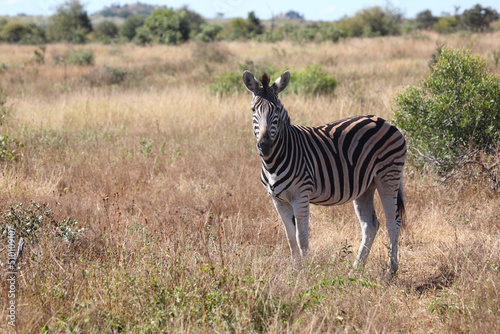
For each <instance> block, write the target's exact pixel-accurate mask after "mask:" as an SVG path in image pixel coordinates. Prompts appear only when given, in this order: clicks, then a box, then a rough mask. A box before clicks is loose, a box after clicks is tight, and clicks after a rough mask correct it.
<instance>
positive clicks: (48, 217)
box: [0, 201, 84, 245]
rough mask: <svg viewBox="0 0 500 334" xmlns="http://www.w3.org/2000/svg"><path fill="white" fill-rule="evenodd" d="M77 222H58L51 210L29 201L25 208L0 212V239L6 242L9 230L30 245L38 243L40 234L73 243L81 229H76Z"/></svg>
mask: <svg viewBox="0 0 500 334" xmlns="http://www.w3.org/2000/svg"><path fill="white" fill-rule="evenodd" d="M77 224H78V223H77V222H76V221H74V220H72V219H68V220H66V219H64V220H63V221H61V222H58V221H56V220H55V219H54V217H53V214H52V210H51V209H49V208H48V207H47V205H44V204H37V203H35V202H34V201H31V203H30V205H27V206H26V208H25V207H24V206H23V204H22V203H21V204H18V205H16V206H12V205H11V206H10V207H9V209H8V210H6V211H5V212H0V239H2V240H6V239H7V237H8V232H9V228H11V229H13V230H14V232H15V235H16V236H18V237H21V238H23V239H25V240H26V241H27V242H29V243H30V244H32V245H33V244H35V243H37V242H38V241H39V238H40V233H41V232H42V231H44V232H45V234H46V235H49V236H51V237H57V238H61V239H65V240H67V241H70V242H74V241H75V240H76V238H77V237H78V236H79V235H80V233H81V232H82V231H83V230H84V229H83V228H81V229H77V228H76V227H77Z"/></svg>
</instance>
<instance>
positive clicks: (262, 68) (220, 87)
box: [210, 60, 281, 95]
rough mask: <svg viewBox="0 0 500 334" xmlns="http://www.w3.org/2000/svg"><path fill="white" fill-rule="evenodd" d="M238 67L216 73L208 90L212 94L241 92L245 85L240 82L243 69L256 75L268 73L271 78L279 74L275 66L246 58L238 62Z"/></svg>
mask: <svg viewBox="0 0 500 334" xmlns="http://www.w3.org/2000/svg"><path fill="white" fill-rule="evenodd" d="M238 67H239V70H236V71H227V72H224V73H222V74H219V75H217V76H216V77H215V79H214V82H213V83H211V84H210V91H211V92H212V93H213V94H220V95H226V94H232V93H236V92H243V91H244V90H245V86H244V85H243V84H242V81H241V78H242V73H243V72H244V71H245V70H248V71H250V72H252V73H253V74H254V75H256V76H258V75H259V74H258V73H260V74H261V75H262V74H264V72H265V73H267V74H269V75H270V76H271V78H277V77H278V76H279V75H281V73H279V71H278V69H277V68H276V67H274V66H272V65H268V64H265V65H260V64H255V63H254V62H253V61H251V60H247V61H245V62H244V63H242V64H238ZM278 73H279V74H278Z"/></svg>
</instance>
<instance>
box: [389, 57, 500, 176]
mask: <svg viewBox="0 0 500 334" xmlns="http://www.w3.org/2000/svg"><path fill="white" fill-rule="evenodd" d="M395 101H396V105H397V107H398V109H397V110H396V111H395V115H394V117H395V119H394V120H395V124H396V125H397V126H398V127H399V128H400V129H401V130H402V131H403V132H404V133H405V135H406V136H407V139H408V148H409V152H410V153H412V156H413V157H414V159H415V161H416V162H417V166H420V167H423V166H424V165H425V164H431V165H433V166H435V167H438V170H439V171H441V172H449V171H451V170H453V169H455V168H460V165H461V164H463V162H464V161H465V160H470V158H472V157H477V154H478V153H479V152H480V153H481V155H482V156H484V157H485V156H488V155H490V158H491V155H492V154H493V155H494V154H498V148H499V147H498V143H499V142H500V76H498V75H495V74H493V73H491V72H489V71H488V64H487V62H486V60H484V59H483V58H481V57H480V56H474V55H472V54H471V53H470V51H467V50H453V49H448V48H443V49H442V50H441V51H440V52H439V55H438V56H437V58H436V63H435V65H434V66H433V67H432V68H431V71H430V74H429V75H428V76H427V77H426V78H425V79H424V80H423V81H422V82H421V83H420V85H418V86H410V87H408V88H406V89H405V90H403V91H402V92H401V93H399V94H398V95H396V97H395ZM495 152H497V153H495ZM497 158H498V157H497ZM464 159H465V160H464Z"/></svg>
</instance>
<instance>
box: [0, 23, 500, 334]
mask: <svg viewBox="0 0 500 334" xmlns="http://www.w3.org/2000/svg"><path fill="white" fill-rule="evenodd" d="M499 37H500V33H498V32H497V33H494V34H485V35H473V36H470V35H464V36H452V37H448V38H446V39H447V40H446V43H447V44H448V45H449V46H454V47H472V50H473V51H474V52H476V53H479V54H481V55H483V56H485V57H491V53H492V51H495V50H500V38H499ZM444 39H445V37H441V36H438V35H428V36H425V38H419V39H408V38H403V37H389V38H374V39H354V40H348V41H345V42H341V43H338V44H309V45H292V44H289V43H277V44H272V45H271V44H259V43H221V44H218V45H217V46H215V47H217V48H220V50H222V51H223V53H224V54H225V55H226V57H227V59H226V61H225V62H223V63H220V62H218V61H216V60H213V59H210V60H207V59H203V55H204V54H205V53H204V52H200V50H199V48H200V47H202V46H200V45H196V44H187V45H183V46H181V47H165V46H154V47H145V48H143V47H137V46H132V45H118V46H102V45H89V46H84V47H83V48H85V49H88V48H91V49H93V50H94V52H95V64H94V65H93V66H66V67H61V66H56V65H53V61H52V59H51V55H52V54H61V53H63V52H65V50H67V48H68V46H65V45H48V46H47V52H46V54H47V55H46V62H45V64H44V65H36V64H33V63H31V64H30V63H29V62H30V59H31V58H32V57H33V50H34V47H29V46H12V45H5V44H3V45H0V63H5V64H7V65H8V68H7V70H6V71H5V72H3V73H1V76H0V85H1V86H2V88H3V89H4V90H5V92H6V93H7V94H8V104H9V107H10V109H11V116H10V118H9V120H8V123H7V124H6V125H4V126H3V127H2V131H8V132H10V134H11V135H12V137H15V138H17V139H19V140H21V141H22V142H24V145H25V147H24V148H23V149H22V150H21V152H22V157H21V158H20V159H19V161H17V162H2V164H1V167H2V176H1V179H0V185H1V186H0V208H1V209H2V210H6V209H7V208H8V206H9V205H10V204H16V203H20V202H24V203H28V202H29V201H30V200H34V201H36V202H37V203H47V204H48V206H49V207H50V208H51V209H52V210H53V212H54V217H55V219H56V220H59V221H61V220H62V219H65V218H67V217H71V218H72V219H74V220H76V221H78V222H79V224H80V225H84V226H85V227H86V228H87V230H86V231H84V232H83V233H82V234H81V235H80V237H79V238H78V239H77V240H76V242H74V243H68V242H65V241H63V240H61V239H59V238H55V237H53V236H51V235H48V234H47V235H42V237H41V241H40V242H39V243H38V244H36V245H31V247H30V249H29V251H28V253H27V254H28V255H27V256H25V260H24V261H23V263H22V265H21V268H22V269H21V271H20V274H19V276H20V280H19V286H18V289H19V293H20V298H19V303H20V304H19V308H18V310H17V315H18V319H17V321H18V322H17V329H18V332H19V333H21V332H23V333H31V332H33V333H38V332H41V331H42V329H43V328H45V329H48V330H49V331H50V332H63V333H65V332H81V333H105V332H108V333H115V332H141V333H155V332H238V333H240V332H245V333H247V332H300V333H301V332H314V333H316V332H330V333H333V332H366V333H372V332H374V333H385V332H388V333H393V332H402V333H407V332H412V333H442V332H453V333H454V332H463V333H494V332H498V331H500V306H499V305H500V290H499V289H500V269H499V264H500V257H499V254H500V233H499V232H500V212H499V210H498V208H499V207H500V200H499V198H498V195H497V194H492V193H490V192H488V191H487V190H485V188H483V187H482V186H481V185H471V184H470V183H464V184H460V185H458V184H457V185H449V186H448V187H443V186H442V185H439V184H438V183H436V182H435V181H434V179H433V177H432V176H430V175H422V174H420V173H419V172H418V171H416V170H413V169H412V168H411V167H408V168H407V172H406V196H407V225H406V228H405V229H404V232H403V234H402V237H401V241H400V244H401V247H400V271H399V274H398V276H397V277H396V278H394V279H388V278H387V277H386V276H385V275H384V269H385V261H386V258H387V248H386V244H387V236H386V230H385V228H384V227H382V228H381V230H380V233H379V236H378V237H377V239H376V241H375V244H374V247H373V249H372V253H371V255H370V259H369V264H368V266H367V268H366V269H365V270H364V271H361V272H356V271H354V270H352V269H351V257H352V256H353V255H354V254H350V253H349V252H350V251H351V250H352V251H354V252H356V251H357V247H358V244H359V241H360V234H361V233H360V229H359V226H358V222H357V219H356V218H355V215H354V210H353V208H352V205H344V206H340V207H330V208H323V207H313V208H312V210H311V224H310V225H311V252H310V257H309V259H308V263H307V264H306V265H305V267H304V268H303V269H302V270H301V271H294V270H293V269H292V268H291V266H290V263H289V258H288V253H289V251H288V245H287V243H286V240H285V237H284V232H283V229H282V225H281V222H280V221H279V220H278V216H277V214H276V212H275V211H274V208H273V206H272V203H271V200H270V198H269V197H268V195H267V194H266V192H265V191H264V189H263V188H262V186H261V185H260V181H259V164H260V161H259V158H258V155H257V154H256V152H255V148H254V139H253V136H252V134H251V116H250V113H249V110H248V109H249V102H250V96H249V94H236V95H232V96H227V97H224V98H221V97H219V96H213V95H210V93H209V92H208V90H207V89H206V85H207V84H209V83H210V82H211V80H212V77H213V76H214V75H215V74H217V73H221V72H222V71H223V70H225V69H228V68H231V69H237V63H241V62H243V61H245V60H246V59H251V60H253V61H254V62H256V63H266V62H267V63H272V64H275V65H276V66H279V67H285V66H287V67H289V68H290V69H291V70H292V73H293V70H294V69H302V68H304V67H305V66H306V65H307V64H310V63H314V62H318V63H320V64H322V66H323V68H325V69H326V70H327V71H328V72H329V73H331V74H334V75H336V76H337V79H338V80H339V86H338V87H337V90H336V92H335V95H334V96H327V97H303V96H295V95H291V94H290V95H286V96H285V97H284V98H283V103H284V104H285V106H286V107H287V109H288V110H289V113H290V115H291V118H292V121H294V122H295V123H301V124H311V125H317V124H321V123H324V122H329V121H332V120H335V119H339V118H342V117H346V116H351V115H359V114H377V115H380V116H382V117H385V118H389V119H390V118H391V115H392V97H393V96H394V94H395V93H396V92H397V91H398V90H400V89H401V88H402V87H403V86H405V85H408V84H416V83H417V82H419V81H420V80H421V79H422V77H423V76H424V75H425V74H426V73H427V71H428V65H427V62H428V60H429V59H430V57H431V54H432V53H433V52H435V47H436V41H438V40H440V41H442V40H444ZM73 48H79V47H73ZM283 50H284V52H283ZM283 54H285V55H284V56H283ZM278 55H281V56H278ZM105 66H108V67H112V68H118V69H122V70H125V71H127V74H126V77H125V80H124V81H123V82H122V83H120V84H112V85H106V84H104V85H97V84H96V82H95V81H92V80H89V76H91V75H92V73H93V71H96V70H102V69H103V68H105ZM493 70H494V71H497V73H498V69H493ZM377 208H378V209H377V210H378V213H379V217H380V218H381V221H383V216H382V210H381V208H380V205H379V204H378V206H377ZM2 247H3V246H2ZM34 253H36V254H37V256H36V257H35V256H34V255H33V254H34ZM333 254H335V255H336V257H332V255H333ZM347 256H349V257H347ZM2 260H3V261H4V260H5V259H4V258H2ZM5 300H6V299H4V298H2V299H1V303H2V305H1V306H2V312H3V313H2V319H5V315H6V304H5ZM1 326H3V327H2V328H6V327H5V326H6V324H5V322H4V321H2V322H1Z"/></svg>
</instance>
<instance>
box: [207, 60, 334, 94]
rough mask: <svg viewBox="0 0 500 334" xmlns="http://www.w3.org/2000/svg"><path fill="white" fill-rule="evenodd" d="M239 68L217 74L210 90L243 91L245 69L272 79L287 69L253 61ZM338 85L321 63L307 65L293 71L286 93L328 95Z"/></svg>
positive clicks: (216, 91) (258, 75) (221, 91)
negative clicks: (242, 81) (267, 75)
mask: <svg viewBox="0 0 500 334" xmlns="http://www.w3.org/2000/svg"><path fill="white" fill-rule="evenodd" d="M238 66H239V70H237V71H226V72H224V73H222V74H220V75H217V76H216V77H215V79H214V82H213V83H211V84H210V91H211V92H212V93H213V94H220V95H227V94H232V93H235V92H242V91H244V90H245V88H244V87H243V86H242V85H241V80H242V79H241V76H242V73H243V71H245V70H248V71H250V72H251V73H253V74H254V75H255V76H256V77H257V79H260V77H261V75H262V74H264V73H267V74H269V76H270V77H271V79H272V80H276V79H277V78H278V77H279V76H280V75H281V74H282V73H283V72H284V71H285V70H287V69H288V68H284V69H278V68H277V67H275V66H273V65H270V64H255V63H254V62H253V61H249V60H247V61H245V62H244V63H240V64H238ZM336 86H337V79H336V78H335V77H334V76H333V75H330V74H328V73H327V72H326V71H325V70H324V69H323V68H321V66H320V65H319V64H310V65H307V66H306V68H305V69H304V70H295V71H291V79H290V85H289V86H288V88H287V89H286V90H285V92H284V93H294V94H301V95H312V96H316V95H328V94H332V93H333V91H334V90H335V87H336Z"/></svg>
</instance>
